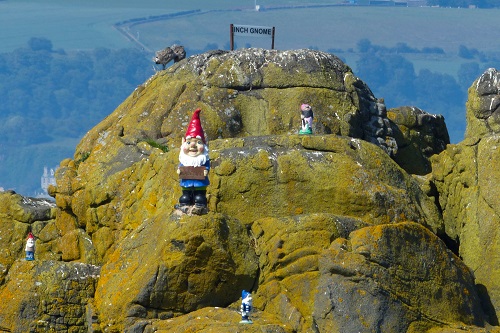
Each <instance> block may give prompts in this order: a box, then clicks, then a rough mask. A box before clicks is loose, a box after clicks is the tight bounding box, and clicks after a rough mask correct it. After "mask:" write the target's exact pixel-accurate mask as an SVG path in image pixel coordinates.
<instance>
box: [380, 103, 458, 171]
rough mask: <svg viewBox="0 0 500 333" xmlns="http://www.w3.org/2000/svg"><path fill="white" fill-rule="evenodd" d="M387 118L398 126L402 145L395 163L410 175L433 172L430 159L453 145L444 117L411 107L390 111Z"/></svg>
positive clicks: (396, 134) (394, 128)
mask: <svg viewBox="0 0 500 333" xmlns="http://www.w3.org/2000/svg"><path fill="white" fill-rule="evenodd" d="M387 117H388V118H389V119H390V120H391V121H392V122H393V124H394V125H396V126H393V127H392V132H393V134H394V138H395V139H396V142H397V145H398V151H397V153H396V154H395V156H394V160H395V161H396V162H397V163H398V164H399V165H400V166H401V167H402V168H403V169H405V170H406V172H408V173H411V174H416V175H425V174H428V173H430V172H431V162H430V160H429V158H430V157H431V156H432V155H435V154H439V153H440V152H442V151H443V150H445V149H446V145H448V144H449V143H450V137H449V135H448V129H447V128H446V124H445V122H444V117H443V116H442V115H434V114H429V113H427V112H425V111H423V110H421V109H419V108H417V107H411V106H403V107H399V108H393V109H390V110H389V111H388V112H387Z"/></svg>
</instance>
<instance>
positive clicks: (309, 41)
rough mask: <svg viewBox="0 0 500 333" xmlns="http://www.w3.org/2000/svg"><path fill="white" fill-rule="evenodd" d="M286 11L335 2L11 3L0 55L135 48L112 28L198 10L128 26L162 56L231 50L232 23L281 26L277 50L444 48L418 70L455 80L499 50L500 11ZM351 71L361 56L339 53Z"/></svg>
mask: <svg viewBox="0 0 500 333" xmlns="http://www.w3.org/2000/svg"><path fill="white" fill-rule="evenodd" d="M256 3H257V4H259V5H260V6H261V7H264V8H271V7H276V6H284V5H304V4H305V3H309V4H310V5H317V4H332V2H331V1H326V0H325V1H314V2H311V1H272V0H267V1H264V0H262V1H255V0H245V1H238V2H235V1H229V0H212V1H206V0H189V1H182V2H181V1H172V0H167V1H161V0H142V1H136V0H107V1H100V0H87V1H85V2H84V3H82V2H81V1H76V0H45V1H43V3H42V2H40V1H38V0H15V1H14V0H7V1H0V29H1V31H2V43H0V52H11V51H13V50H14V49H16V48H19V47H22V46H25V45H26V42H27V41H28V39H29V38H31V37H46V38H48V39H50V40H51V41H52V43H53V45H54V48H55V49H60V48H62V49H65V50H67V51H70V50H77V49H91V48H95V47H107V48H124V47H132V46H136V45H135V44H134V43H132V42H131V41H130V40H128V39H127V38H125V37H124V36H123V35H122V34H120V33H119V32H118V31H117V30H116V29H114V28H113V24H115V23H117V22H122V21H127V20H130V19H134V18H143V17H148V16H154V15H163V14H168V13H176V12H180V11H185V10H193V9H199V10H200V12H199V14H197V15H190V16H180V17H177V18H173V19H169V20H163V21H156V22H150V23H145V24H138V25H134V26H131V27H130V33H131V34H133V36H134V37H135V38H137V39H138V40H139V41H140V42H141V43H142V44H144V45H145V46H146V47H147V49H150V50H157V49H160V48H163V47H165V46H167V45H171V44H172V43H174V42H177V41H180V42H181V43H182V44H183V45H185V46H186V47H188V48H189V49H204V48H205V47H206V46H207V44H211V45H217V47H218V48H225V47H227V45H228V44H229V24H231V23H236V24H249V25H263V26H275V27H276V40H275V46H276V48H277V49H299V48H310V47H313V48H318V49H320V50H325V51H326V50H328V49H342V50H345V51H347V50H349V49H351V50H352V49H355V48H356V44H357V42H358V41H359V40H360V39H363V38H367V39H369V40H370V41H371V42H372V44H376V45H383V46H387V47H393V46H395V45H396V44H397V43H400V42H402V43H406V44H408V45H409V46H411V47H414V48H419V49H421V48H423V47H440V48H443V49H444V50H445V51H446V52H447V55H446V56H445V57H434V58H422V57H421V56H420V55H417V56H410V57H409V59H410V60H411V61H413V62H414V64H415V67H416V69H417V70H418V69H420V68H429V69H431V70H435V71H441V72H445V73H450V74H452V75H454V74H455V73H456V70H457V69H458V68H459V67H460V64H461V63H462V62H464V60H463V59H460V58H458V57H456V56H455V55H456V54H457V51H458V47H459V46H460V45H465V46H467V47H468V48H475V49H478V50H479V51H482V52H495V53H499V52H500V44H499V43H497V42H496V41H497V40H498V36H500V24H498V17H500V10H498V9H490V10H482V9H450V8H395V7H345V6H338V7H323V8H301V9H280V10H264V11H260V12H256V11H254V10H251V9H253V7H254V5H255V4H256ZM235 42H236V43H237V45H238V46H240V47H241V46H245V45H246V44H251V46H253V47H270V41H268V40H266V39H264V40H263V39H260V38H246V39H245V38H241V37H240V38H236V39H235ZM338 55H339V56H341V57H342V58H345V59H347V60H348V61H347V63H348V64H349V65H351V66H352V67H354V66H353V64H354V62H355V59H356V56H355V55H354V54H348V53H339V54H338Z"/></svg>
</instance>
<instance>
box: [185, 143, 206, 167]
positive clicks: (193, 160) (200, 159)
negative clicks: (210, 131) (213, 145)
mask: <svg viewBox="0 0 500 333" xmlns="http://www.w3.org/2000/svg"><path fill="white" fill-rule="evenodd" d="M207 161H208V153H207V147H206V146H205V152H204V153H203V154H201V155H198V156H189V155H187V154H184V152H183V151H182V148H181V151H180V153H179V162H181V164H182V165H184V166H195V167H196V166H202V165H204V164H205V163H207Z"/></svg>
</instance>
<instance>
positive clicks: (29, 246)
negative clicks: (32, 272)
mask: <svg viewBox="0 0 500 333" xmlns="http://www.w3.org/2000/svg"><path fill="white" fill-rule="evenodd" d="M24 250H25V252H26V260H28V261H31V260H35V237H34V236H33V234H32V233H31V231H30V233H29V234H28V239H27V240H26V247H25V248H24Z"/></svg>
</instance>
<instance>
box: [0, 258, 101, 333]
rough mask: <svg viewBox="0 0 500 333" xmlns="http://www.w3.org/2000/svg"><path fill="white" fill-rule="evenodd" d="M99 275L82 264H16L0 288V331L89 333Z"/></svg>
mask: <svg viewBox="0 0 500 333" xmlns="http://www.w3.org/2000/svg"><path fill="white" fill-rule="evenodd" d="M99 272H100V268H99V267H97V266H93V265H89V264H83V263H64V262H61V261H53V260H35V261H24V260H17V261H16V262H15V263H14V264H13V265H12V267H11V269H10V271H9V276H8V279H7V280H6V282H5V284H4V285H2V286H1V288H0V298H1V299H2V300H4V301H3V302H0V330H2V331H3V332H68V331H70V332H87V329H88V326H89V325H88V322H89V321H88V320H87V304H88V303H89V300H91V299H92V298H93V296H94V294H95V285H96V281H97V279H98V278H99Z"/></svg>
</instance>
